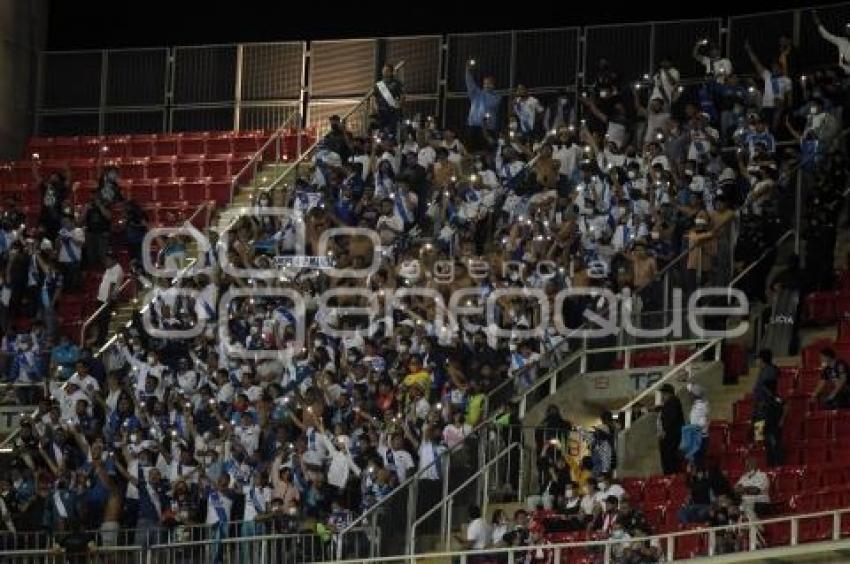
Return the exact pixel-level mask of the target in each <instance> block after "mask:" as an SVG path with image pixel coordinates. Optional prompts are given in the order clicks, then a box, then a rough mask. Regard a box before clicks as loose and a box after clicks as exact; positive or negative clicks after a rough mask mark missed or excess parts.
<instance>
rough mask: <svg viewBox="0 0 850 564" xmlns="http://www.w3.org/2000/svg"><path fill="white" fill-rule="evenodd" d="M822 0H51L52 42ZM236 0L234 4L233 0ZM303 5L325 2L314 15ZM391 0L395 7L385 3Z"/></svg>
mask: <svg viewBox="0 0 850 564" xmlns="http://www.w3.org/2000/svg"><path fill="white" fill-rule="evenodd" d="M831 3H833V2H824V1H818V0H808V1H802V0H797V1H789V0H775V1H773V2H770V3H767V4H765V3H761V2H742V1H740V0H738V1H737V2H734V1H731V0H716V1H711V0H709V2H706V3H701V2H694V1H693V0H687V1H684V0H679V1H677V2H671V1H670V0H656V1H655V2H651V1H650V2H647V0H633V1H631V2H628V3H622V2H604V1H602V0H583V1H582V0H579V1H576V0H555V1H552V0H543V1H540V2H534V3H531V2H527V3H526V2H518V1H517V0H512V1H510V2H505V0H492V1H491V2H488V3H482V2H463V3H461V2H458V1H457V0H455V1H453V2H449V1H445V0H435V1H431V2H428V1H423V0H410V1H398V0H390V1H385V0H377V1H373V0H366V1H363V0H361V1H359V2H345V3H339V5H337V4H336V3H333V2H327V1H326V2H314V1H313V2H297V1H292V0H289V1H286V0H284V1H280V0H271V1H269V0H266V1H262V2H259V1H254V0H238V1H236V2H232V3H231V2H204V3H200V2H190V1H185V0H171V1H168V2H165V1H162V0H141V1H132V0H113V1H112V2H100V1H83V2H78V1H74V0H50V17H49V27H48V49H50V50H58V49H95V48H114V47H152V46H165V47H168V46H172V45H202V44H210V43H237V42H256V41H282V40H291V39H331V38H351V37H374V36H392V35H413V34H438V33H446V32H464V31H493V30H508V29H532V28H544V27H567V26H575V25H586V24H602V23H626V22H641V21H651V20H675V19H684V18H703V17H719V16H725V15H736V14H746V13H754V12H764V11H770V10H782V9H789V8H796V7H799V6H801V5H803V6H812V5H822V6H826V5H829V4H831ZM228 5H232V6H233V7H232V8H228ZM300 6H314V7H316V6H321V8H320V9H318V10H316V11H315V12H313V13H309V12H306V11H304V9H303V8H301V7H300ZM380 6H391V7H392V8H389V9H388V8H379V7H380Z"/></svg>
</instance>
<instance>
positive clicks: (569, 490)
mask: <svg viewBox="0 0 850 564" xmlns="http://www.w3.org/2000/svg"><path fill="white" fill-rule="evenodd" d="M564 493H566V494H567V497H573V496H575V493H576V492H575V491H574V490H573V489H572V488H567V489H566V491H565V492H564Z"/></svg>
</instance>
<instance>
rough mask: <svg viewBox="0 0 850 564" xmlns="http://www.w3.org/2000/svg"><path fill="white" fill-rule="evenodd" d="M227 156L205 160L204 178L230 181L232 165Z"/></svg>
mask: <svg viewBox="0 0 850 564" xmlns="http://www.w3.org/2000/svg"><path fill="white" fill-rule="evenodd" d="M228 158H229V157H227V156H224V157H221V156H217V157H214V158H210V159H204V162H203V168H204V176H206V177H209V178H215V179H227V180H230V163H229V162H228Z"/></svg>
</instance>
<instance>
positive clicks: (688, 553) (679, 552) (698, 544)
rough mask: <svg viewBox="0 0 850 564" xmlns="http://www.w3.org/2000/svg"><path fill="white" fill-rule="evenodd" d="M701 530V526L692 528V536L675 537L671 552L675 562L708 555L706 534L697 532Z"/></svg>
mask: <svg viewBox="0 0 850 564" xmlns="http://www.w3.org/2000/svg"><path fill="white" fill-rule="evenodd" d="M688 528H690V527H688ZM701 528H702V527H701V526H700V527H694V533H693V534H691V535H686V536H679V537H676V541H675V543H676V544H675V545H674V551H673V554H674V555H675V557H676V560H687V559H689V558H698V557H700V556H706V555H708V533H700V532H698V531H699V529H701Z"/></svg>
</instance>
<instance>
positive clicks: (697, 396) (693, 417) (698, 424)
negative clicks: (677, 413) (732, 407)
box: [688, 383, 710, 466]
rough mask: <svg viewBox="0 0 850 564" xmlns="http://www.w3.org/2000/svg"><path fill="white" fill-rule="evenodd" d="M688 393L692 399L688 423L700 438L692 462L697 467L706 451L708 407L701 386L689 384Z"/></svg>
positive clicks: (708, 419)
mask: <svg viewBox="0 0 850 564" xmlns="http://www.w3.org/2000/svg"><path fill="white" fill-rule="evenodd" d="M688 391H689V392H690V394H691V398H692V403H691V411H690V414H689V415H688V421H689V423H690V425H691V426H693V427H694V428H695V429H696V430H697V431H698V432H699V436H700V442H699V445H700V446H699V449H698V450H697V452H696V454H695V456H694V460H693V462H694V464H696V465H697V466H701V465H702V462H703V457H704V456H705V453H706V451H707V450H708V423H709V421H710V418H709V405H708V400H707V399H706V398H705V390H703V388H702V386H700V385H699V384H694V383H689V384H688Z"/></svg>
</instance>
